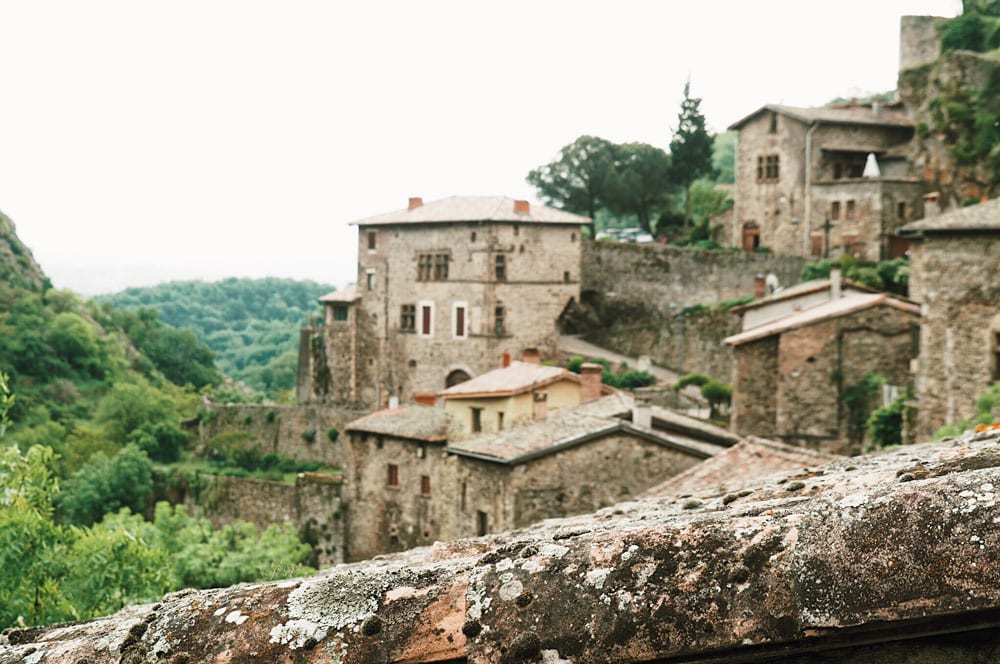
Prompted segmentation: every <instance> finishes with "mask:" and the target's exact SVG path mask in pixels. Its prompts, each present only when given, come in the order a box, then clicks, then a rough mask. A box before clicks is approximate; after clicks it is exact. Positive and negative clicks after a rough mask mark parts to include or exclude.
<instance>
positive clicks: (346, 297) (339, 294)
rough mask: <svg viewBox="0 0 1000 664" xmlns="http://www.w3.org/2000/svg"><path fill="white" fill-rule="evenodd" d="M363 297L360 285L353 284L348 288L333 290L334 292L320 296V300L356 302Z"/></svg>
mask: <svg viewBox="0 0 1000 664" xmlns="http://www.w3.org/2000/svg"><path fill="white" fill-rule="evenodd" d="M360 299H361V293H359V292H358V285H357V284H351V285H349V286H347V287H346V288H342V289H340V290H338V291H333V292H332V293H327V294H326V295H323V296H321V297H320V298H319V301H320V302H355V301H357V300H360Z"/></svg>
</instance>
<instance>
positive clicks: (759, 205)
mask: <svg viewBox="0 0 1000 664" xmlns="http://www.w3.org/2000/svg"><path fill="white" fill-rule="evenodd" d="M730 129H734V130H737V131H738V132H739V136H738V141H737V151H736V191H735V209H734V213H733V222H732V228H731V233H730V237H731V241H732V243H733V244H734V245H736V246H740V247H742V248H743V249H744V250H746V251H753V250H754V249H756V248H758V247H767V248H769V249H770V250H771V251H773V252H775V253H778V254H789V255H795V256H804V257H817V256H825V255H832V256H836V255H839V254H843V253H847V254H851V255H853V256H856V257H858V258H860V259H863V260H880V259H883V258H889V257H896V256H900V255H902V254H903V252H904V251H905V249H906V243H905V241H903V240H902V239H901V238H900V237H899V236H898V234H897V230H898V229H899V227H901V226H903V225H904V224H906V223H907V222H909V221H912V220H913V219H919V218H920V217H922V216H923V207H922V205H923V201H922V195H923V193H924V187H923V183H922V180H921V179H920V178H919V177H918V176H917V175H916V174H915V173H914V172H913V171H914V169H913V167H912V165H911V164H910V162H909V161H908V159H907V157H906V149H907V146H908V144H909V141H910V140H911V138H912V137H913V133H914V121H913V120H912V119H911V118H910V117H909V116H908V115H906V114H905V113H904V112H903V110H902V108H901V107H900V106H899V105H896V104H882V103H879V102H872V103H869V104H856V103H852V104H849V105H844V106H828V107H820V108H795V107H791V106H780V105H776V104H768V105H766V106H764V107H762V108H760V109H758V110H756V111H754V112H753V113H751V114H750V115H748V116H746V117H745V118H743V119H741V120H739V121H738V122H736V123H734V124H733V125H732V126H731V127H730Z"/></svg>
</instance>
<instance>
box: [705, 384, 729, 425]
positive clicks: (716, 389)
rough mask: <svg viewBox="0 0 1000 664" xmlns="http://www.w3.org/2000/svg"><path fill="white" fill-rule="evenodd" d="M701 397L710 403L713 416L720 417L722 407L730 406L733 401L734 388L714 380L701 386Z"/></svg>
mask: <svg viewBox="0 0 1000 664" xmlns="http://www.w3.org/2000/svg"><path fill="white" fill-rule="evenodd" d="M701 396H703V397H705V400H706V401H708V405H709V407H710V408H711V411H712V412H711V416H712V417H718V415H719V410H720V407H721V406H723V405H727V406H728V405H729V403H730V402H731V401H732V399H733V386H732V385H729V384H728V383H723V382H721V381H718V380H715V379H714V378H713V379H711V380H709V381H708V382H707V383H705V384H704V385H702V386H701Z"/></svg>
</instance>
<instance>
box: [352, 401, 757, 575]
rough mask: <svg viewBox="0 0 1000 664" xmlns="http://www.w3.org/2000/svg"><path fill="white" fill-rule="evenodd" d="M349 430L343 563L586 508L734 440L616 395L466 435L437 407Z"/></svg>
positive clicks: (623, 495) (399, 412)
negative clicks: (540, 418) (510, 424)
mask: <svg viewBox="0 0 1000 664" xmlns="http://www.w3.org/2000/svg"><path fill="white" fill-rule="evenodd" d="M346 432H347V443H346V444H347V446H348V448H349V452H348V454H347V455H348V470H347V471H346V472H345V477H344V480H345V486H344V489H343V492H342V496H343V498H342V500H343V504H344V507H343V510H344V512H345V514H346V518H345V521H344V527H345V535H344V541H345V542H346V548H345V550H346V554H345V555H346V556H347V558H348V559H349V560H359V559H361V558H365V557H370V556H373V555H377V554H381V553H386V552H393V551H402V550H404V549H408V548H412V547H414V546H422V545H428V544H432V543H434V542H436V541H446V540H453V539H457V538H461V537H471V536H476V535H483V534H485V533H488V532H497V531H499V530H505V529H509V528H514V527H519V526H524V525H527V524H530V523H534V522H535V521H539V520H541V519H547V518H552V517H558V516H566V515H569V514H580V513H584V512H588V511H592V510H595V509H597V508H599V507H603V506H606V505H610V504H613V503H615V502H618V501H621V500H627V499H630V498H632V497H634V496H636V495H638V494H639V493H640V492H641V491H643V490H645V489H648V488H649V487H650V486H653V485H654V484H656V483H658V482H661V481H663V480H664V479H665V478H667V477H672V476H673V475H676V474H678V473H679V472H681V471H683V470H686V469H688V468H690V467H692V466H694V465H695V464H697V463H700V462H701V461H702V460H704V459H707V458H710V457H711V456H712V455H714V454H716V453H717V452H719V451H721V450H723V449H725V447H726V446H730V445H733V444H735V443H736V442H737V441H738V438H737V437H735V436H733V435H732V434H731V433H729V432H727V431H725V430H723V429H719V428H718V427H715V426H712V425H710V424H705V423H701V422H698V421H696V420H692V419H691V418H687V417H684V416H682V415H679V414H675V413H672V412H671V411H666V410H664V409H660V408H654V407H649V406H646V405H644V404H643V402H641V401H640V402H639V403H638V404H637V403H636V402H635V401H634V400H633V399H632V398H631V397H628V396H626V395H624V394H620V393H614V394H611V395H608V396H606V397H603V398H600V399H597V400H593V401H590V402H588V403H584V404H581V405H580V406H578V407H576V408H571V409H565V410H561V411H555V412H552V413H549V415H548V416H547V417H546V418H545V419H544V420H541V421H536V422H532V423H530V424H525V425H523V426H518V427H515V428H509V429H504V430H501V431H498V432H493V433H481V434H476V435H469V434H468V433H467V432H465V431H462V430H461V428H460V427H459V426H457V425H456V421H455V418H452V417H451V416H449V415H448V413H447V412H446V411H445V409H443V408H434V407H430V406H423V405H416V404H415V405H407V406H401V407H398V408H392V409H388V410H383V411H378V412H376V413H372V414H371V415H367V416H365V417H362V418H360V419H358V420H356V421H355V422H352V423H351V424H349V425H348V426H347V429H346Z"/></svg>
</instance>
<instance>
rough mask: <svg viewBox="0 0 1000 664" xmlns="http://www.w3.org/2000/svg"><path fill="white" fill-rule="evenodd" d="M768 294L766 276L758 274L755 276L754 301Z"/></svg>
mask: <svg viewBox="0 0 1000 664" xmlns="http://www.w3.org/2000/svg"><path fill="white" fill-rule="evenodd" d="M766 294H767V280H765V279H764V274H763V273H762V272H758V273H757V274H755V275H753V299H755V300H759V299H760V298H762V297H764V295H766Z"/></svg>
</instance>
